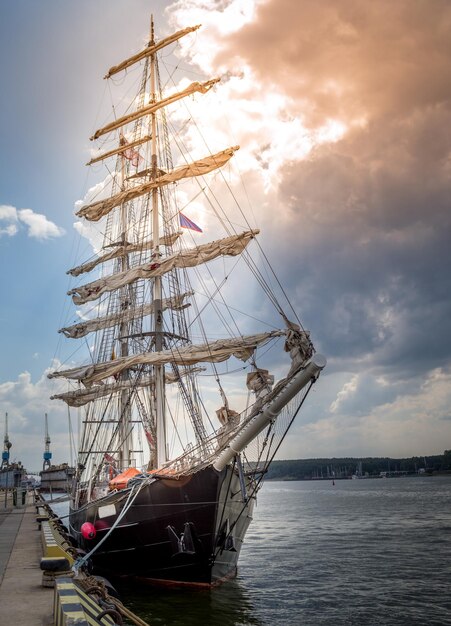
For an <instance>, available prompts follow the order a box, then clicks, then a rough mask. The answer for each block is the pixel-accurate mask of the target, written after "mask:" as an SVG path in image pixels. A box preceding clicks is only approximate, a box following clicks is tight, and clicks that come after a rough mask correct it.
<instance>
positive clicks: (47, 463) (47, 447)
mask: <svg viewBox="0 0 451 626" xmlns="http://www.w3.org/2000/svg"><path fill="white" fill-rule="evenodd" d="M44 445H45V449H44V462H43V464H42V469H43V470H45V469H48V468H49V467H50V465H51V463H50V459H51V458H52V453H51V452H50V435H49V423H48V419H47V413H46V414H45V439H44Z"/></svg>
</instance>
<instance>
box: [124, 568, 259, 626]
mask: <svg viewBox="0 0 451 626" xmlns="http://www.w3.org/2000/svg"><path fill="white" fill-rule="evenodd" d="M116 588H117V589H118V591H119V593H120V595H121V597H122V598H123V599H124V598H126V604H127V607H128V608H129V609H131V610H132V611H134V612H135V613H136V614H137V615H139V616H140V617H141V618H142V619H144V620H146V621H147V622H149V624H152V626H155V625H156V624H158V625H159V626H165V625H166V624H167V625H168V626H169V625H170V626H199V624H203V625H205V626H209V625H212V626H219V625H220V626H263V622H262V621H260V620H259V619H258V618H257V617H256V616H255V609H254V606H253V603H252V601H251V594H250V592H249V590H248V589H247V588H246V586H245V585H244V584H243V583H242V582H240V581H239V579H235V580H231V581H227V582H225V583H224V584H222V585H221V586H219V587H216V588H214V589H211V590H195V591H193V590H189V591H188V590H186V589H179V590H174V589H171V590H165V589H157V588H155V589H154V588H146V589H145V590H143V588H142V587H141V588H139V589H138V588H136V587H133V586H132V585H130V584H127V585H123V584H122V585H120V586H119V585H116Z"/></svg>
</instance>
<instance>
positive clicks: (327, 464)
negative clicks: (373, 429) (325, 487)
mask: <svg viewBox="0 0 451 626" xmlns="http://www.w3.org/2000/svg"><path fill="white" fill-rule="evenodd" d="M437 472H450V473H451V450H445V452H444V453H443V454H438V455H435V456H413V457H411V458H408V459H391V458H388V457H382V458H381V457H365V458H353V457H350V458H332V459H297V460H289V461H273V462H272V464H271V466H270V468H269V470H268V473H267V474H266V480H321V479H327V478H330V479H331V478H337V479H340V478H352V476H353V475H357V476H370V477H375V476H380V475H381V474H382V475H383V474H386V475H395V476H396V475H402V474H425V473H426V474H431V473H437Z"/></svg>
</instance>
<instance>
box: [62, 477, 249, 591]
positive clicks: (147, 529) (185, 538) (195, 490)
mask: <svg viewBox="0 0 451 626" xmlns="http://www.w3.org/2000/svg"><path fill="white" fill-rule="evenodd" d="M244 481H245V482H246V483H247V484H246V486H244ZM243 489H246V491H247V493H248V494H251V489H252V484H251V482H250V481H248V480H247V479H243V480H242V481H241V482H240V478H239V475H238V472H237V471H236V470H234V469H232V468H231V467H226V468H225V469H224V470H223V471H222V472H217V471H216V470H214V469H213V468H212V467H207V468H205V469H203V470H200V471H198V472H197V473H195V474H192V475H187V476H182V477H180V478H179V479H177V480H175V479H165V478H157V479H156V480H155V481H154V482H151V483H150V484H146V485H144V486H143V487H142V488H141V490H140V491H139V493H138V494H137V496H136V498H135V499H134V500H133V503H132V504H131V505H130V507H129V509H128V510H127V511H126V513H125V514H124V516H123V517H122V518H121V520H120V521H119V523H118V525H117V526H116V528H114V530H113V531H112V532H111V533H110V535H109V536H108V537H107V538H106V539H105V541H104V542H103V543H102V545H100V546H99V548H98V549H97V550H96V551H95V552H94V553H93V555H92V557H91V559H90V560H91V563H92V566H93V569H94V573H98V574H102V575H104V576H107V577H109V578H117V577H132V578H134V579H138V580H140V581H141V582H143V583H145V582H147V583H150V584H179V585H193V586H196V585H201V586H210V585H215V584H218V583H220V582H221V581H223V580H224V579H226V578H230V577H233V576H234V575H235V574H236V569H237V561H238V557H239V553H240V550H241V546H242V543H243V540H244V536H245V533H246V531H247V528H248V526H249V524H250V522H251V520H252V510H253V505H254V502H255V497H254V496H252V497H247V496H246V495H245V494H244V493H243ZM129 496H130V498H129ZM127 498H129V502H130V501H131V500H132V498H133V493H130V488H127V489H124V490H122V491H119V492H115V493H112V494H110V495H108V496H106V497H104V498H101V499H99V500H96V501H92V502H90V503H88V504H87V505H85V506H82V507H80V508H79V509H77V510H73V509H72V510H71V514H70V532H71V535H72V537H73V538H74V539H75V540H76V543H77V544H78V546H79V547H80V548H82V549H83V550H85V551H86V552H89V551H91V550H92V548H94V547H95V545H96V544H97V543H99V542H100V541H101V540H102V539H103V538H104V537H105V535H106V534H107V533H108V530H109V529H110V528H111V527H112V525H113V524H114V522H115V521H116V520H117V517H118V516H119V515H120V514H121V511H122V509H123V508H124V506H127V504H126V503H127ZM85 522H90V523H91V524H93V525H94V527H95V529H96V536H95V537H94V538H93V539H91V540H89V539H84V538H83V537H82V535H81V531H80V529H81V526H82V524H84V523H85Z"/></svg>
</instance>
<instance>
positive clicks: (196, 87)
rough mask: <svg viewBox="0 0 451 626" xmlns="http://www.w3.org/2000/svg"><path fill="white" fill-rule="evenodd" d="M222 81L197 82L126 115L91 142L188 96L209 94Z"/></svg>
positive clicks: (218, 79) (108, 126)
mask: <svg viewBox="0 0 451 626" xmlns="http://www.w3.org/2000/svg"><path fill="white" fill-rule="evenodd" d="M220 80H221V79H220V78H213V79H211V80H207V81H205V82H204V83H199V82H197V81H195V82H194V83H191V84H190V85H188V87H186V88H185V89H184V90H183V91H178V92H177V93H173V94H172V96H168V97H167V98H164V99H163V100H160V101H159V102H152V103H150V104H147V105H146V106H145V107H141V108H140V109H137V110H136V111H134V112H133V113H129V114H128V115H124V116H123V117H119V118H118V119H117V120H114V122H111V123H110V124H107V125H106V126H103V127H102V128H99V129H98V130H96V132H95V133H94V134H93V136H92V137H90V139H91V141H92V140H93V139H98V138H99V137H102V135H106V134H107V133H111V132H112V131H113V130H116V129H117V128H121V126H125V124H129V123H130V122H134V121H135V120H138V119H139V118H140V117H144V115H150V114H151V113H155V112H156V111H158V110H159V109H161V108H163V107H165V106H168V104H172V103H173V102H177V100H181V99H182V98H186V96H191V95H192V94H193V93H196V92H198V93H207V92H208V91H210V89H211V88H212V87H213V85H216V83H218V82H219V81H220Z"/></svg>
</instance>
